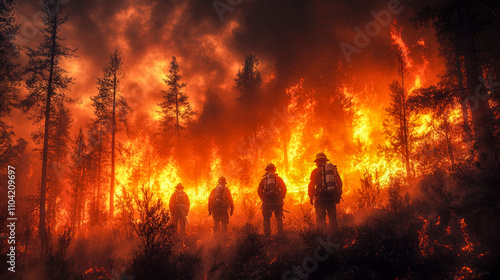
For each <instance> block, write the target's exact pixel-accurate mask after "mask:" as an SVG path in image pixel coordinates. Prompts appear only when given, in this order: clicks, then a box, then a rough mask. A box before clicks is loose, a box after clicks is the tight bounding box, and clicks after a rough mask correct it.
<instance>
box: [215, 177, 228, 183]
mask: <svg viewBox="0 0 500 280" xmlns="http://www.w3.org/2000/svg"><path fill="white" fill-rule="evenodd" d="M217 183H219V184H227V181H226V177H224V176H220V177H219V180H218V181H217Z"/></svg>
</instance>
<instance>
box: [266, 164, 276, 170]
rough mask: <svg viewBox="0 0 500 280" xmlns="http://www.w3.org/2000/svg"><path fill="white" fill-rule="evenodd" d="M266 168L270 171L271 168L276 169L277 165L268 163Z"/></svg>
mask: <svg viewBox="0 0 500 280" xmlns="http://www.w3.org/2000/svg"><path fill="white" fill-rule="evenodd" d="M265 170H266V171H269V170H274V171H276V166H275V165H274V164H273V163H268V164H267V166H266V169H265Z"/></svg>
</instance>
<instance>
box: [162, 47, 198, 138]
mask: <svg viewBox="0 0 500 280" xmlns="http://www.w3.org/2000/svg"><path fill="white" fill-rule="evenodd" d="M168 72H169V74H168V75H167V77H166V79H163V81H164V82H165V84H166V85H167V86H168V89H167V90H162V98H163V101H162V102H161V103H158V106H160V108H161V110H160V114H161V120H160V126H161V130H162V132H163V133H165V134H169V133H170V132H172V131H175V133H176V135H177V141H179V139H180V131H181V130H184V129H185V128H186V125H187V124H188V123H189V122H190V121H191V119H192V118H193V116H194V115H196V112H194V111H193V110H192V108H191V104H189V102H188V96H187V95H186V94H185V93H184V92H183V91H182V89H183V88H184V87H186V83H181V82H180V80H181V78H182V76H181V75H180V73H179V72H180V70H179V64H178V63H177V59H176V57H175V56H173V57H172V61H171V62H170V70H169V71H168Z"/></svg>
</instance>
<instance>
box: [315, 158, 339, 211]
mask: <svg viewBox="0 0 500 280" xmlns="http://www.w3.org/2000/svg"><path fill="white" fill-rule="evenodd" d="M325 164H326V163H325ZM325 164H323V165H320V166H318V167H316V168H315V169H314V170H313V172H312V173H311V178H310V182H309V187H308V194H309V197H310V198H311V199H314V200H315V201H321V200H334V201H336V203H339V202H340V196H341V195H342V186H343V183H342V179H341V178H340V175H339V173H338V171H337V169H336V168H335V179H336V186H335V188H336V191H335V192H329V191H328V190H327V186H326V182H325V180H324V176H323V168H324V166H325Z"/></svg>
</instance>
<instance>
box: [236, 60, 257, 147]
mask: <svg viewBox="0 0 500 280" xmlns="http://www.w3.org/2000/svg"><path fill="white" fill-rule="evenodd" d="M258 66H259V59H257V57H256V56H255V55H254V54H250V55H248V56H247V57H246V58H245V63H244V65H243V67H242V68H241V69H239V70H238V73H237V74H236V78H235V79H234V81H235V82H236V85H235V86H234V87H233V88H234V89H235V90H237V91H238V92H239V95H238V97H237V98H236V101H237V102H238V104H239V106H240V107H241V108H240V109H241V113H242V117H243V118H244V120H245V123H246V124H247V125H248V126H249V128H250V129H251V130H252V132H253V134H254V137H256V134H257V125H258V123H259V121H260V114H261V112H260V110H259V104H260V102H261V98H262V96H261V86H262V78H261V76H260V71H259V69H258V68H257V67H258Z"/></svg>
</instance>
